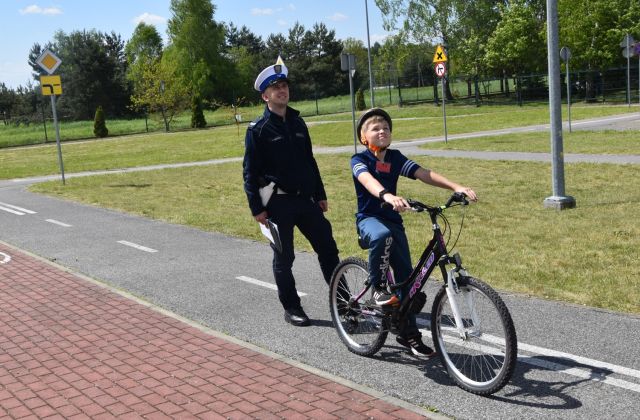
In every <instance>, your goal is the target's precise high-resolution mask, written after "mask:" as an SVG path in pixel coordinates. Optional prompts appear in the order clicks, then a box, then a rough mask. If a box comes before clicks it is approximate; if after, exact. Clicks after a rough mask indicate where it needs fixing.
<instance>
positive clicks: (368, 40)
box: [364, 0, 376, 108]
mask: <svg viewBox="0 0 640 420" xmlns="http://www.w3.org/2000/svg"><path fill="white" fill-rule="evenodd" d="M367 3H368V1H367V0H364V10H365V14H366V15H367V56H368V59H369V93H370V94H371V108H374V107H375V106H376V105H375V102H374V98H373V73H372V72H371V39H370V38H369V6H368V4H367Z"/></svg>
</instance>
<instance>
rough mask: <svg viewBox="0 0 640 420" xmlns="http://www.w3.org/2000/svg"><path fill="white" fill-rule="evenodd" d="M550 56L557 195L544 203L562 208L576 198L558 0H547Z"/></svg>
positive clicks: (570, 204) (548, 50) (552, 140)
mask: <svg viewBox="0 0 640 420" xmlns="http://www.w3.org/2000/svg"><path fill="white" fill-rule="evenodd" d="M547 56H548V63H549V111H550V120H551V133H550V134H551V152H552V165H551V173H552V178H553V182H552V184H553V196H551V197H547V198H546V199H545V200H544V207H552V208H555V209H558V210H562V209H565V208H572V207H575V205H576V202H575V199H574V198H573V197H568V196H565V195H564V194H565V192H564V159H563V151H562V108H561V98H560V91H561V90H560V57H559V56H558V0H547Z"/></svg>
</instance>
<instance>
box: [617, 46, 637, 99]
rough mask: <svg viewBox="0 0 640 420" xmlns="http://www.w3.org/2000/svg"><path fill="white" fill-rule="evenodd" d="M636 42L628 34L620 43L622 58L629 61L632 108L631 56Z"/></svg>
mask: <svg viewBox="0 0 640 420" xmlns="http://www.w3.org/2000/svg"><path fill="white" fill-rule="evenodd" d="M635 42H636V41H635V40H634V39H633V37H632V36H631V35H629V34H626V35H625V36H624V38H623V39H622V42H621V43H620V46H621V47H622V56H623V57H625V58H626V59H627V104H628V105H629V107H631V63H630V60H631V56H632V55H633V48H632V47H633V44H634V43H635Z"/></svg>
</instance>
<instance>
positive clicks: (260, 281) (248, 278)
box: [236, 276, 307, 297]
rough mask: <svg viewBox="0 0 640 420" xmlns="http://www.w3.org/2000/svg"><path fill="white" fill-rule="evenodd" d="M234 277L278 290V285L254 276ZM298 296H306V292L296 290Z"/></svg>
mask: <svg viewBox="0 0 640 420" xmlns="http://www.w3.org/2000/svg"><path fill="white" fill-rule="evenodd" d="M236 279H238V280H242V281H246V282H247V283H251V284H255V285H257V286H262V287H266V288H267V289H271V290H278V286H276V285H275V284H273V283H267V282H266V281H262V280H258V279H254V278H251V277H247V276H238V277H236ZM298 296H300V297H302V296H307V294H306V293H302V292H298Z"/></svg>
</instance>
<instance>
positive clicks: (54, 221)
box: [45, 219, 71, 227]
mask: <svg viewBox="0 0 640 420" xmlns="http://www.w3.org/2000/svg"><path fill="white" fill-rule="evenodd" d="M45 221H46V222H49V223H53V224H54V225H58V226H62V227H71V225H68V224H66V223H62V222H59V221H57V220H55V219H47V220H45Z"/></svg>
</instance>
